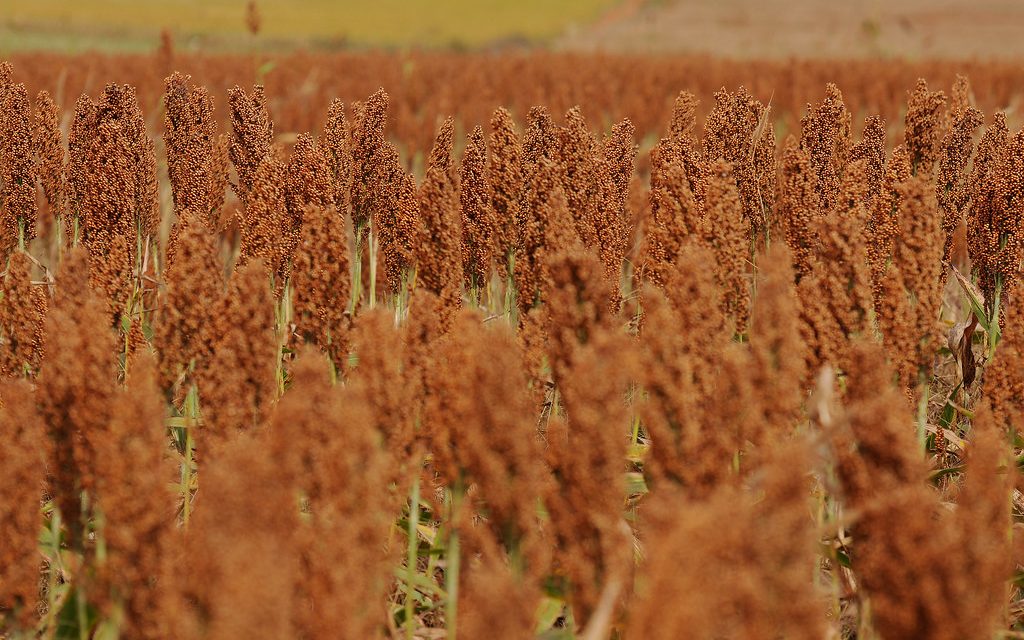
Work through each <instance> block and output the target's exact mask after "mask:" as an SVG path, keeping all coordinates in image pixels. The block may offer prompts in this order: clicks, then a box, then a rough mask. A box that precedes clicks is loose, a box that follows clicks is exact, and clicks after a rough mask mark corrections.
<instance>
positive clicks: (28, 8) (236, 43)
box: [0, 0, 616, 51]
mask: <svg viewBox="0 0 1024 640" xmlns="http://www.w3.org/2000/svg"><path fill="white" fill-rule="evenodd" d="M5 3H10V4H9V8H10V10H9V11H4V12H0V14H2V15H3V17H2V18H0V24H2V27H0V28H2V31H0V43H2V44H0V49H8V50H13V49H26V48H31V49H35V48H46V49H59V50H65V51H75V50H81V49H87V48H97V49H104V50H120V51H125V50H129V51H130V50H139V49H146V48H152V43H153V39H154V37H155V36H156V35H157V34H158V33H159V32H160V31H161V30H162V29H164V28H166V29H168V30H170V31H171V32H172V33H173V34H174V35H175V37H176V39H178V40H179V41H181V42H182V43H183V44H188V43H189V42H191V43H192V44H193V45H194V46H207V47H212V48H219V49H224V48H239V47H247V46H251V45H252V41H251V38H250V37H249V33H248V32H247V30H246V22H245V17H246V9H247V2H246V1H245V0H159V1H158V0H80V1H78V0H75V1H69V0H32V1H26V0H3V2H0V5H3V4H5ZM615 4H616V2H615V0H516V1H515V2H507V1H505V0H375V1H373V2H345V1H341V2H339V1H336V0H304V1H302V2H296V1H292V0H260V2H259V3H258V5H257V6H258V8H259V13H260V15H261V18H262V25H261V31H260V36H261V38H263V42H264V43H269V44H277V45H281V46H288V45H305V46H319V47H326V48H338V47H344V46H383V47H403V46H425V47H457V48H461V47H480V46H484V45H494V44H500V43H503V42H514V43H532V42H538V41H544V40H550V39H552V38H554V37H556V36H559V35H562V34H564V33H567V32H570V31H571V30H572V29H573V28H574V25H580V24H584V23H592V22H594V21H596V20H599V19H600V17H601V16H602V14H604V13H605V12H606V11H607V10H608V9H609V8H612V7H613V5H615Z"/></svg>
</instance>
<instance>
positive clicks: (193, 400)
mask: <svg viewBox="0 0 1024 640" xmlns="http://www.w3.org/2000/svg"><path fill="white" fill-rule="evenodd" d="M198 417H199V394H198V392H197V390H196V386H195V385H192V386H191V387H189V390H188V394H187V395H186V396H185V451H184V452H183V453H184V455H185V467H184V468H183V469H182V473H181V484H182V486H181V490H182V491H181V494H182V496H184V502H183V503H182V507H181V515H182V518H183V520H184V523H185V526H188V519H189V515H190V514H191V510H192V505H191V503H192V430H193V429H194V428H195V425H196V418H198Z"/></svg>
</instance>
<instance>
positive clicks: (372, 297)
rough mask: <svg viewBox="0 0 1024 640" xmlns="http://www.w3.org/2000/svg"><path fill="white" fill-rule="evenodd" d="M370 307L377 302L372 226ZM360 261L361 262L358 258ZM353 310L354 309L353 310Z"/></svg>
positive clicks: (375, 256) (375, 253)
mask: <svg viewBox="0 0 1024 640" xmlns="http://www.w3.org/2000/svg"><path fill="white" fill-rule="evenodd" d="M369 237H370V300H369V302H370V308H371V309H372V308H373V307H374V306H376V303H377V243H376V242H375V239H376V238H375V236H374V233H373V227H371V228H370V236H369ZM360 262H362V261H361V260H360ZM353 311H354V310H353Z"/></svg>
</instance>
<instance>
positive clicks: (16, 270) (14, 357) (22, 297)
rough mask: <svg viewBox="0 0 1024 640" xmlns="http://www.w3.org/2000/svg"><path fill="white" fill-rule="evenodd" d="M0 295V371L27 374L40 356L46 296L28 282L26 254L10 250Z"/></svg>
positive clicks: (34, 368)
mask: <svg viewBox="0 0 1024 640" xmlns="http://www.w3.org/2000/svg"><path fill="white" fill-rule="evenodd" d="M0 296H3V297H2V302H3V306H0V340H3V342H2V343H0V345H2V348H0V375H3V376H4V377H21V376H26V377H31V376H33V375H34V374H35V373H36V372H37V371H38V370H39V364H40V362H41V361H42V359H43V319H44V318H45V317H46V307H47V303H48V300H49V298H48V297H47V295H46V292H45V291H44V289H43V288H42V287H39V286H35V285H33V284H32V262H31V258H30V257H29V256H28V254H26V253H24V252H21V251H16V252H15V253H13V254H11V258H10V261H9V262H8V265H7V275H6V277H4V279H3V282H2V284H0Z"/></svg>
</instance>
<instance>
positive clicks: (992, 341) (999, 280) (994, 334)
mask: <svg viewBox="0 0 1024 640" xmlns="http://www.w3.org/2000/svg"><path fill="white" fill-rule="evenodd" d="M1002 294H1003V277H1002V276H1001V275H997V276H996V293H995V296H994V299H993V301H992V317H991V318H989V319H988V354H986V355H987V359H989V360H991V359H992V356H993V355H995V352H996V346H997V345H998V344H999V338H1000V331H999V305H1000V302H1001V299H1002Z"/></svg>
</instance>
